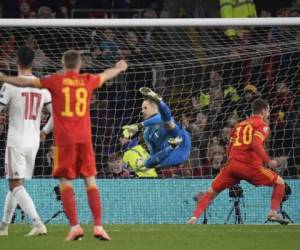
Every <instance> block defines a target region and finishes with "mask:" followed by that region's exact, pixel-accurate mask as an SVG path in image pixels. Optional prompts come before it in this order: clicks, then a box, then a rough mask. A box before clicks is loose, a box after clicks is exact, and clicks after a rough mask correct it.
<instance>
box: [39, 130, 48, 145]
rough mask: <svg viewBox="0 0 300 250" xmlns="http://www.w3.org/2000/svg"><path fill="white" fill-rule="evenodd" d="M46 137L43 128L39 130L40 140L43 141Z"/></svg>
mask: <svg viewBox="0 0 300 250" xmlns="http://www.w3.org/2000/svg"><path fill="white" fill-rule="evenodd" d="M46 137H47V135H46V133H45V132H44V131H43V130H41V132H40V140H41V142H44V141H45V140H46Z"/></svg>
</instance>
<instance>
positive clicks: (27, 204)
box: [12, 186, 42, 225]
mask: <svg viewBox="0 0 300 250" xmlns="http://www.w3.org/2000/svg"><path fill="white" fill-rule="evenodd" d="M12 193H13V196H14V197H15V199H16V200H17V203H18V204H19V206H20V207H21V208H22V210H23V211H24V213H25V214H27V215H28V216H29V217H30V219H31V221H32V224H33V225H39V224H41V223H42V221H41V218H40V216H39V215H38V213H37V211H36V208H35V205H34V203H33V201H32V199H31V197H30V195H29V194H28V193H27V191H26V189H25V188H24V186H18V187H16V188H14V190H13V191H12Z"/></svg>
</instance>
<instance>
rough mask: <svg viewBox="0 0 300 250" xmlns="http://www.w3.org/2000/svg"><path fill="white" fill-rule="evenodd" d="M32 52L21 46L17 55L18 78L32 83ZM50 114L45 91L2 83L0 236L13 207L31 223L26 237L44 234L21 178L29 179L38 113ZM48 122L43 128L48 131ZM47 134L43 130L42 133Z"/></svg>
mask: <svg viewBox="0 0 300 250" xmlns="http://www.w3.org/2000/svg"><path fill="white" fill-rule="evenodd" d="M33 60H34V52H33V51H32V50H31V49H30V48H28V47H21V48H19V49H18V52H17V65H18V75H19V77H22V78H24V79H31V80H34V79H36V77H35V76H34V75H32V63H33ZM45 104H46V105H47V108H48V110H49V112H52V111H51V95H50V93H49V92H48V91H47V90H46V89H36V88H30V87H24V88H18V87H15V86H12V85H10V84H3V86H2V88H1V91H0V111H2V110H3V109H4V108H5V107H7V108H8V111H9V129H8V135H7V142H6V150H5V173H6V177H7V178H8V183H9V191H8V192H7V195H6V199H5V203H4V212H3V218H2V222H1V225H0V235H8V225H9V224H10V222H11V219H12V216H13V213H14V211H15V209H16V207H17V204H19V206H20V207H21V209H22V210H23V211H24V212H25V214H27V215H28V216H29V217H30V219H31V221H32V224H33V228H32V230H31V231H30V232H29V233H28V234H27V236H34V235H42V234H46V233H47V229H46V227H45V226H44V224H43V222H42V221H41V218H40V217H39V215H38V213H37V211H36V208H35V205H34V203H33V201H32V199H31V197H30V195H29V194H28V193H27V191H26V189H25V187H24V179H31V177H32V173H33V169H34V164H35V157H36V154H37V151H38V148H39V144H40V123H41V113H42V109H43V106H44V105H45ZM50 123H51V120H50V119H49V120H48V123H47V124H46V125H45V127H44V128H43V130H45V129H46V128H47V129H48V130H50V129H51V124H50ZM46 132H47V131H46Z"/></svg>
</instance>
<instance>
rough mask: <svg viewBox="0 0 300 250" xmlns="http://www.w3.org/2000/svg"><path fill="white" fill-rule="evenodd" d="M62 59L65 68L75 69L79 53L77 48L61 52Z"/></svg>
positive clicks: (78, 61) (79, 58) (78, 60)
mask: <svg viewBox="0 0 300 250" xmlns="http://www.w3.org/2000/svg"><path fill="white" fill-rule="evenodd" d="M62 60H63V64H64V66H65V67H66V68H67V69H76V68H77V67H78V65H79V63H80V60H81V55H80V53H79V52H78V51H77V50H67V51H66V52H65V53H64V54H63V58H62Z"/></svg>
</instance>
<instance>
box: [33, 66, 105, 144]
mask: <svg viewBox="0 0 300 250" xmlns="http://www.w3.org/2000/svg"><path fill="white" fill-rule="evenodd" d="M102 84H103V83H102V80H101V78H100V76H99V75H93V74H79V73H78V72H75V71H67V72H65V73H56V74H52V75H49V76H46V77H44V78H42V79H41V80H40V82H37V85H40V87H42V88H46V89H48V90H49V91H50V93H51V95H52V108H53V120H54V142H55V144H56V145H66V144H74V143H90V142H91V140H92V138H91V121H90V100H91V97H92V94H93V91H94V89H95V88H97V87H100V86H101V85H102Z"/></svg>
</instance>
